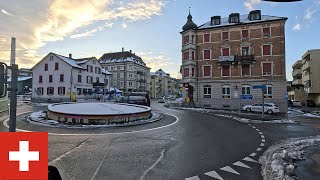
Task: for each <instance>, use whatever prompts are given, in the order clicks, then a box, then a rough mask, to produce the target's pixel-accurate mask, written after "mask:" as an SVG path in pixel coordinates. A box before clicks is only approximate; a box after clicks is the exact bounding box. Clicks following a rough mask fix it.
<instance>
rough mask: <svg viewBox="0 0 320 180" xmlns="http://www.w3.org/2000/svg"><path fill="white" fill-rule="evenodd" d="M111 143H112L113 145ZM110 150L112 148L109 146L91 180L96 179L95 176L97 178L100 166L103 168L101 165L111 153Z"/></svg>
mask: <svg viewBox="0 0 320 180" xmlns="http://www.w3.org/2000/svg"><path fill="white" fill-rule="evenodd" d="M111 144H112V143H111ZM111 144H110V145H111ZM109 150H110V148H109V149H108V150H107V151H106V153H105V154H104V156H103V158H102V160H101V162H100V164H99V166H98V167H97V169H96V171H95V172H94V174H93V176H92V178H91V180H94V178H95V177H96V175H97V174H98V172H99V170H100V168H101V165H102V163H103V162H104V159H105V158H106V157H107V155H108V154H109Z"/></svg>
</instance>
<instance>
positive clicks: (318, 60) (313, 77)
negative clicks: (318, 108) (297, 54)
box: [301, 49, 320, 105]
mask: <svg viewBox="0 0 320 180" xmlns="http://www.w3.org/2000/svg"><path fill="white" fill-rule="evenodd" d="M301 69H302V84H303V85H304V87H305V90H306V93H307V99H308V100H313V101H314V102H315V103H316V104H318V105H319V104H320V49H311V50H308V51H307V52H306V53H304V54H303V56H302V67H301Z"/></svg>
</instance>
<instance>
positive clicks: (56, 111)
mask: <svg viewBox="0 0 320 180" xmlns="http://www.w3.org/2000/svg"><path fill="white" fill-rule="evenodd" d="M47 116H48V118H49V119H51V120H55V121H58V122H60V123H67V124H82V125H109V124H123V123H130V122H136V121H141V120H147V119H150V118H151V117H152V113H151V108H150V107H147V106H140V105H135V104H110V103H96V102H92V103H90V102H89V103H58V104H50V105H48V111H47Z"/></svg>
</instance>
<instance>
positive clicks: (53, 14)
mask: <svg viewBox="0 0 320 180" xmlns="http://www.w3.org/2000/svg"><path fill="white" fill-rule="evenodd" d="M189 6H190V7H191V13H192V15H193V20H194V22H195V23H196V24H197V25H201V24H203V23H205V22H207V21H209V19H210V17H211V16H214V15H220V16H228V15H229V14H230V13H232V12H239V13H240V14H245V13H248V12H249V11H250V10H251V9H261V11H262V14H266V15H274V16H284V17H288V18H289V19H288V21H287V23H286V61H287V78H288V79H291V65H292V64H293V63H294V62H295V61H296V60H297V59H299V58H301V56H302V54H303V53H304V52H305V51H306V50H308V49H316V48H320V47H319V41H320V37H319V36H318V31H319V30H320V20H319V18H320V0H304V1H303V2H295V3H270V2H262V1H260V0H227V1H225V0H120V1H118V0H70V1H67V0H30V1H27V2H25V1H21V0H12V1H6V0H0V22H2V24H6V26H3V25H2V26H0V59H1V61H5V62H8V59H9V57H10V37H12V36H15V37H16V38H17V62H18V64H19V66H20V67H32V66H33V65H34V64H35V63H36V62H37V61H39V60H40V59H41V58H42V57H44V56H45V55H46V54H47V53H49V52H55V53H58V54H62V55H68V54H69V53H72V54H73V57H76V58H81V57H86V56H96V57H97V58H99V57H100V56H101V55H102V54H103V53H106V52H115V51H120V50H121V48H122V47H124V48H125V49H126V50H132V51H133V52H134V53H136V54H137V55H140V56H141V57H142V58H143V59H144V61H145V62H146V63H147V64H148V65H149V66H150V67H151V68H152V71H155V70H157V69H158V68H162V69H163V70H165V71H166V72H168V73H171V74H172V75H173V76H174V77H177V76H179V74H178V71H179V67H180V64H181V36H180V34H179V32H180V31H181V27H182V26H183V25H184V24H185V22H186V20H187V19H186V18H187V15H188V7H189Z"/></svg>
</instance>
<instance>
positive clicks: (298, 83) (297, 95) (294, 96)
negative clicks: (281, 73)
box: [288, 60, 305, 102]
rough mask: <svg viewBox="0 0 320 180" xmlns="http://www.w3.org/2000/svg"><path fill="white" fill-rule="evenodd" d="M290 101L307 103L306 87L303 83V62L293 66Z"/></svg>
mask: <svg viewBox="0 0 320 180" xmlns="http://www.w3.org/2000/svg"><path fill="white" fill-rule="evenodd" d="M288 99H290V100H298V101H300V102H303V101H305V93H304V85H303V83H302V60H298V61H297V62H296V63H294V64H293V65H292V82H291V89H290V91H289V92H288Z"/></svg>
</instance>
